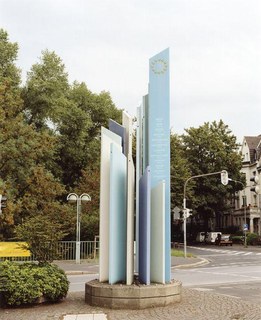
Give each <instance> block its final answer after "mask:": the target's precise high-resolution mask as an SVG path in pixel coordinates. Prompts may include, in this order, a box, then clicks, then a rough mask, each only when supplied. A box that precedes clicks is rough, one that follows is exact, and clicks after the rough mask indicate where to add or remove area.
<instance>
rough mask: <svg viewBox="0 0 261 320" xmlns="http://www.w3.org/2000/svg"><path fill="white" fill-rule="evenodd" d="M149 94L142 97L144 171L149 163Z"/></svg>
mask: <svg viewBox="0 0 261 320" xmlns="http://www.w3.org/2000/svg"><path fill="white" fill-rule="evenodd" d="M148 107H149V96H148V95H145V96H143V99H142V168H143V170H142V172H144V170H145V168H147V166H148V165H149V143H148V135H149V133H148V130H149V119H148V117H149V115H148Z"/></svg>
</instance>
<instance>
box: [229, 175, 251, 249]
mask: <svg viewBox="0 0 261 320" xmlns="http://www.w3.org/2000/svg"><path fill="white" fill-rule="evenodd" d="M228 180H229V181H234V182H236V183H240V184H241V185H242V187H243V206H244V228H243V229H244V230H243V231H244V247H245V248H247V236H246V232H247V230H246V225H247V220H246V186H245V185H244V183H243V182H241V181H238V180H233V179H231V178H228Z"/></svg>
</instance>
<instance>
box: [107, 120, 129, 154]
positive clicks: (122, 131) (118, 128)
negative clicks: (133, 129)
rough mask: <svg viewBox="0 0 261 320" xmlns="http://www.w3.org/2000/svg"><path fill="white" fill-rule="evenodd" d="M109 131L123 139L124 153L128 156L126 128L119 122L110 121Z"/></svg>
mask: <svg viewBox="0 0 261 320" xmlns="http://www.w3.org/2000/svg"><path fill="white" fill-rule="evenodd" d="M109 129H110V131H112V132H114V133H116V134H117V135H119V136H120V137H121V138H122V152H123V153H124V154H125V155H127V154H126V151H127V150H126V147H127V146H126V128H125V127H123V126H122V125H120V124H119V123H118V122H116V121H114V120H112V119H109Z"/></svg>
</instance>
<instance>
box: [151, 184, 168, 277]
mask: <svg viewBox="0 0 261 320" xmlns="http://www.w3.org/2000/svg"><path fill="white" fill-rule="evenodd" d="M150 265H151V269H150V270H151V281H152V282H158V283H165V181H161V182H160V183H159V184H158V185H157V186H156V187H154V188H152V190H151V259H150Z"/></svg>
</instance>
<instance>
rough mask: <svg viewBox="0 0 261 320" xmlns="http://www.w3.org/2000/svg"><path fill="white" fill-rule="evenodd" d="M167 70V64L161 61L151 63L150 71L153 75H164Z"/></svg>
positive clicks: (156, 60)
mask: <svg viewBox="0 0 261 320" xmlns="http://www.w3.org/2000/svg"><path fill="white" fill-rule="evenodd" d="M167 69H168V64H167V62H166V61H165V60H163V59H155V60H153V61H152V62H151V70H152V71H153V72H154V73H155V74H164V73H165V72H166V71H167Z"/></svg>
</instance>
